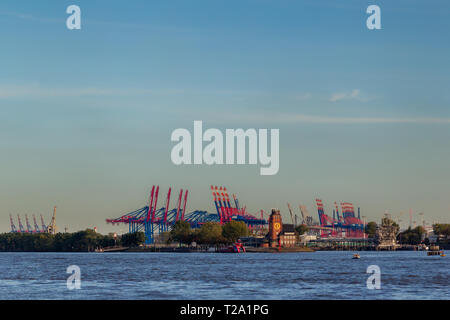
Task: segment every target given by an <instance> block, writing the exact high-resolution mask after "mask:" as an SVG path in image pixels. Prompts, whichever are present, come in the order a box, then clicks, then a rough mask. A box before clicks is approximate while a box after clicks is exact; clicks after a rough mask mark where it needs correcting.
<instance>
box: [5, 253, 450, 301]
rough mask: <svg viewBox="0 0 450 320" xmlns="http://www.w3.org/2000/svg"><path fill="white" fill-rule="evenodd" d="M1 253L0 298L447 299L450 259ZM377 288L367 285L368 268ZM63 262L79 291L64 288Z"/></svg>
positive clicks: (377, 255)
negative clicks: (74, 271)
mask: <svg viewBox="0 0 450 320" xmlns="http://www.w3.org/2000/svg"><path fill="white" fill-rule="evenodd" d="M351 256H352V252H324V251H321V252H314V253H283V254H270V253H268V254H265V253H247V254H219V253H0V270H1V272H0V299H227V300H228V299H276V300H279V299H446V300H448V299H450V280H449V279H450V268H449V267H450V258H449V257H445V258H442V257H439V256H438V257H427V256H426V253H425V252H362V253H361V259H360V260H353V259H351ZM373 264H375V265H378V266H379V267H380V268H381V289H380V290H369V289H367V287H366V281H367V278H368V277H369V274H367V273H366V269H367V267H368V266H369V265H373ZM69 265H78V266H79V267H80V268H81V290H69V289H67V286H66V281H67V278H68V277H69V276H70V275H69V274H67V273H66V269H67V267H68V266H69Z"/></svg>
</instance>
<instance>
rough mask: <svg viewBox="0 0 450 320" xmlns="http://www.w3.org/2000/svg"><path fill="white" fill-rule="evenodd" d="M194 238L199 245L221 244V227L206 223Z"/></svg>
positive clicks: (213, 223) (214, 223)
mask: <svg viewBox="0 0 450 320" xmlns="http://www.w3.org/2000/svg"><path fill="white" fill-rule="evenodd" d="M196 238H197V241H198V242H199V243H200V244H219V243H223V242H224V239H223V236H222V226H221V225H220V224H218V223H216V222H206V223H205V224H203V225H202V226H201V228H200V229H199V230H198V232H197V233H196Z"/></svg>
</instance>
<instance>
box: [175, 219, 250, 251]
mask: <svg viewBox="0 0 450 320" xmlns="http://www.w3.org/2000/svg"><path fill="white" fill-rule="evenodd" d="M248 234H249V230H248V228H247V225H246V224H245V223H244V222H242V221H230V222H227V223H225V224H223V225H221V224H219V223H216V222H206V223H204V224H203V225H202V226H201V227H200V228H196V229H192V228H191V225H190V224H189V223H188V222H186V221H181V220H180V221H177V222H176V223H175V225H174V227H173V228H172V230H171V231H170V232H169V234H168V238H167V243H172V242H178V243H179V244H180V245H182V244H186V245H189V244H191V243H193V242H195V243H198V244H200V245H225V244H230V243H233V242H236V241H237V240H238V239H239V238H240V237H245V236H247V235H248Z"/></svg>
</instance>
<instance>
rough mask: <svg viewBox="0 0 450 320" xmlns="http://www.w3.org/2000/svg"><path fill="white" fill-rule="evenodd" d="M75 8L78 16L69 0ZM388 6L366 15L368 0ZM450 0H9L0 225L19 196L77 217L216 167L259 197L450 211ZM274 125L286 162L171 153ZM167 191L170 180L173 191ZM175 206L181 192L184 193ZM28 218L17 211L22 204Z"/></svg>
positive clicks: (205, 176) (1, 63)
mask: <svg viewBox="0 0 450 320" xmlns="http://www.w3.org/2000/svg"><path fill="white" fill-rule="evenodd" d="M72 4H76V5H78V6H80V8H81V19H82V22H81V30H68V29H67V27H66V19H67V18H68V16H69V15H68V14H67V13H66V8H67V7H68V6H69V5H72ZM371 4H376V5H379V6H380V8H381V25H382V29H381V30H368V29H367V27H366V19H367V18H368V16H369V15H368V14H367V13H366V8H367V7H368V6H369V5H371ZM449 10H450V3H449V2H448V1H444V0H442V1H438V0H433V1H419V0H408V1H406V0H398V1H379V0H371V1H362V0H345V1H344V0H343V1H335V0H322V1H317V0H304V1H288V0H239V1H235V0H232V1H231V0H227V1H219V0H195V1H175V0H174V1H144V0H133V1H99V0H89V1H75V0H72V1H62V0H57V1H56V0H54V1H50V0H47V1H45V0H42V1H22V0H21V1H17V0H3V1H1V3H0V41H1V50H0V150H1V151H0V155H1V156H0V232H7V231H9V230H10V226H9V214H14V215H17V214H21V215H22V216H24V215H25V214H28V215H29V216H31V215H32V214H36V215H39V214H43V215H44V217H45V219H46V220H49V219H50V217H51V213H52V208H53V206H55V205H56V206H57V225H58V227H59V229H60V230H62V229H63V228H64V227H67V228H68V230H69V231H77V230H81V229H85V228H88V227H89V228H93V227H94V226H96V227H97V229H98V230H99V231H100V232H102V233H106V232H110V231H119V232H123V231H125V230H126V229H127V228H126V226H121V227H113V226H110V225H106V223H105V219H107V218H115V217H118V216H121V215H123V214H125V213H127V212H130V211H133V210H135V209H138V208H141V207H143V206H144V205H146V204H147V200H148V196H149V192H150V190H151V187H152V185H159V186H160V188H161V191H162V194H163V195H165V193H166V192H167V190H168V188H169V187H172V188H173V190H175V191H176V192H178V191H177V190H179V189H180V188H184V189H186V188H187V189H188V190H189V199H188V205H187V209H188V211H193V210H196V209H199V210H208V211H210V212H214V206H213V202H212V196H211V193H210V185H218V186H226V187H227V188H228V190H229V191H230V192H231V193H236V194H237V196H238V198H239V200H240V203H241V204H243V205H246V207H247V210H248V211H249V212H251V213H256V212H259V210H261V209H263V210H265V211H266V212H270V209H271V208H280V209H281V212H282V215H283V217H284V218H285V219H288V217H289V214H288V211H287V205H286V203H287V202H290V203H291V205H293V207H294V208H295V210H296V213H297V214H299V211H298V209H297V208H298V205H299V204H303V205H306V206H307V208H308V210H309V212H310V213H311V214H312V215H313V216H314V217H315V218H316V219H317V217H316V216H317V214H316V210H315V209H314V199H315V198H321V199H323V201H324V205H325V210H326V211H327V212H328V213H329V214H331V210H332V206H333V203H334V201H338V202H341V201H348V202H352V203H354V205H355V206H357V207H361V213H362V215H364V216H366V217H367V220H375V221H380V219H381V217H382V215H383V213H384V212H385V211H386V210H387V211H388V212H389V213H391V214H392V215H393V216H394V217H396V216H398V215H400V214H401V213H403V214H404V215H403V217H402V220H403V221H404V222H403V225H405V226H406V224H407V222H408V220H409V219H408V218H407V215H408V212H409V209H410V208H411V209H412V210H413V213H414V220H417V221H420V220H419V219H420V218H419V215H418V213H420V212H423V213H424V219H425V220H426V221H427V222H428V223H431V222H434V221H441V222H450V221H449V220H450V219H449V217H450V197H449V190H450V161H449V157H450V148H449V138H450V108H449V107H450V90H449V87H450V60H449V58H448V57H449V56H450V41H449V40H448V32H449V31H450V20H449V19H448V15H449ZM194 120H202V121H203V126H204V128H205V129H206V128H218V129H220V130H225V129H227V128H230V129H234V128H244V129H247V128H256V129H259V128H269V129H270V128H278V129H279V130H280V170H279V172H278V174H276V175H273V176H261V175H260V174H259V166H255V165H224V166H217V165H216V166H207V165H202V166H176V165H174V164H173V163H172V161H171V159H170V152H171V149H172V147H173V146H174V143H173V142H171V141H170V136H171V133H172V131H173V130H175V129H177V128H187V129H189V130H191V131H192V130H193V121H194ZM162 199H164V196H162V197H161V198H160V201H161V202H160V203H162V201H163V200H162ZM172 206H175V201H173V205H172ZM15 222H16V225H17V220H16V221H15Z"/></svg>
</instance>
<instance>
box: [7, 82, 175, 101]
mask: <svg viewBox="0 0 450 320" xmlns="http://www.w3.org/2000/svg"><path fill="white" fill-rule="evenodd" d="M183 92H184V91H183V90H179V89H146V88H98V87H85V88H57V87H42V86H40V85H24V86H14V85H6V86H2V85H0V99H8V98H58V97H85V96H131V95H150V94H177V93H183Z"/></svg>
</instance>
